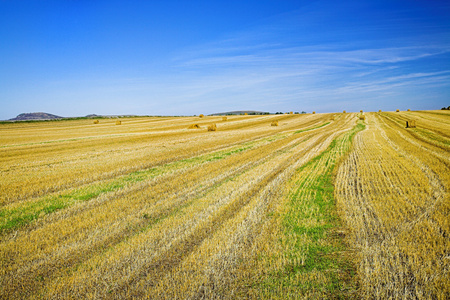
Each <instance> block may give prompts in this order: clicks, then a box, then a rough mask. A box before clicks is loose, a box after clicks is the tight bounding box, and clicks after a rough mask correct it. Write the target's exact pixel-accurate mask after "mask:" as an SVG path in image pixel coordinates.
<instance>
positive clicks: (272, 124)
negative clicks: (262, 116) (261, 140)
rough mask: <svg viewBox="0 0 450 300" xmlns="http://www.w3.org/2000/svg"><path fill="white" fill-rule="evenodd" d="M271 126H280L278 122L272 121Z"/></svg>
mask: <svg viewBox="0 0 450 300" xmlns="http://www.w3.org/2000/svg"><path fill="white" fill-rule="evenodd" d="M270 126H278V121H272V123H270Z"/></svg>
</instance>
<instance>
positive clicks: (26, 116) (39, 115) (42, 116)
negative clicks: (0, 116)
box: [10, 112, 63, 121]
mask: <svg viewBox="0 0 450 300" xmlns="http://www.w3.org/2000/svg"><path fill="white" fill-rule="evenodd" d="M62 118H63V117H60V116H57V115H52V114H48V113H44V112H35V113H23V114H20V115H18V116H17V117H15V118H12V119H10V121H27V120H54V119H62Z"/></svg>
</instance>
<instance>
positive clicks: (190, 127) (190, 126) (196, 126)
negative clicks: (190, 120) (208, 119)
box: [188, 124, 200, 129]
mask: <svg viewBox="0 0 450 300" xmlns="http://www.w3.org/2000/svg"><path fill="white" fill-rule="evenodd" d="M188 129H200V125H198V124H192V125H189V127H188Z"/></svg>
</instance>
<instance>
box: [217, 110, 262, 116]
mask: <svg viewBox="0 0 450 300" xmlns="http://www.w3.org/2000/svg"><path fill="white" fill-rule="evenodd" d="M245 113H247V114H249V115H268V114H269V113H268V112H264V111H256V110H235V111H228V112H222V113H215V114H210V116H226V115H243V114H245Z"/></svg>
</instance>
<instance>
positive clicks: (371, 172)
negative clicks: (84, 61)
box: [0, 111, 450, 299]
mask: <svg viewBox="0 0 450 300" xmlns="http://www.w3.org/2000/svg"><path fill="white" fill-rule="evenodd" d="M359 115H360V114H359V113H358V114H356V113H335V114H304V115H295V114H286V115H263V116H247V115H245V116H228V117H227V118H222V117H221V116H217V117H216V116H214V117H212V116H204V117H202V118H199V117H136V118H121V119H120V120H121V124H118V123H116V120H114V119H99V122H98V124H94V120H90V119H80V120H64V121H51V122H50V121H49V122H30V123H21V122H17V123H5V124H0V209H1V210H0V298H2V299H39V298H43V299H53V298H55V299H71V298H82V299H100V298H101V299H104V298H106V299H124V298H125V299H127V298H129V299H130V298H150V299H203V298H206V299H211V298H215V299H236V298H255V299H261V298H262V299H286V298H338V297H341V298H353V297H356V298H368V299H371V298H389V297H391V298H402V299H404V298H406V299H408V298H423V299H429V298H436V299H446V298H448V297H449V296H450V279H449V275H448V274H449V273H450V270H449V269H450V240H449V232H450V222H449V217H448V216H449V213H450V196H449V191H448V187H449V186H450V114H449V113H448V112H444V111H442V112H441V111H423V112H409V111H408V112H380V113H365V114H364V115H365V118H364V120H362V118H360V116H359ZM411 119H414V120H416V122H417V127H416V128H405V122H406V121H408V120H411ZM275 123H276V124H277V125H272V124H275ZM212 124H215V125H216V131H208V126H211V125H212ZM193 125H198V126H193ZM190 128H191V129H190Z"/></svg>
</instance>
